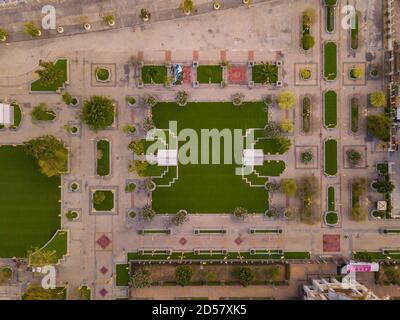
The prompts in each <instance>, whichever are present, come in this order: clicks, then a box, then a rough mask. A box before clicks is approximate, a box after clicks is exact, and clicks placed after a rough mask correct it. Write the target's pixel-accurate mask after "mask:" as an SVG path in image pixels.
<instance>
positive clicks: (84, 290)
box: [78, 286, 92, 300]
mask: <svg viewBox="0 0 400 320" xmlns="http://www.w3.org/2000/svg"><path fill="white" fill-rule="evenodd" d="M78 292H79V298H80V300H91V297H92V290H91V289H90V288H89V287H88V286H81V287H80V288H79V289H78Z"/></svg>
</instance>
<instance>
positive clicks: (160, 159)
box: [157, 149, 178, 166]
mask: <svg viewBox="0 0 400 320" xmlns="http://www.w3.org/2000/svg"><path fill="white" fill-rule="evenodd" d="M157 165H159V166H177V165H178V150H176V149H172V150H171V149H168V150H167V149H161V150H158V152H157Z"/></svg>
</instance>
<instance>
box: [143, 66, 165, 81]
mask: <svg viewBox="0 0 400 320" xmlns="http://www.w3.org/2000/svg"><path fill="white" fill-rule="evenodd" d="M142 80H143V83H144V84H164V83H165V81H166V80H167V68H166V67H165V66H144V67H143V68H142Z"/></svg>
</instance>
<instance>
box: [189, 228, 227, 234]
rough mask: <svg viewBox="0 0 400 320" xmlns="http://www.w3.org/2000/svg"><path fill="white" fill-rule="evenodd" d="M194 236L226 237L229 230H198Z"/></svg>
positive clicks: (194, 231)
mask: <svg viewBox="0 0 400 320" xmlns="http://www.w3.org/2000/svg"><path fill="white" fill-rule="evenodd" d="M193 233H194V234H197V235H225V234H227V233H228V230H227V229H198V228H195V229H194V230H193Z"/></svg>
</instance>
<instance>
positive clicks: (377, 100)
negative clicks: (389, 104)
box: [369, 91, 386, 108]
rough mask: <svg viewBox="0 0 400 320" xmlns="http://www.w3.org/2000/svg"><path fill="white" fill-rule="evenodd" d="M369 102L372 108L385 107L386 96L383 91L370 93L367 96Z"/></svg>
mask: <svg viewBox="0 0 400 320" xmlns="http://www.w3.org/2000/svg"><path fill="white" fill-rule="evenodd" d="M369 102H370V103H371V105H372V106H374V107H377V108H380V107H384V106H385V105H386V95H385V93H384V92H383V91H375V92H372V93H371V94H370V95H369Z"/></svg>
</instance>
